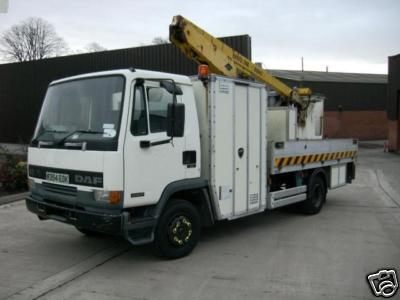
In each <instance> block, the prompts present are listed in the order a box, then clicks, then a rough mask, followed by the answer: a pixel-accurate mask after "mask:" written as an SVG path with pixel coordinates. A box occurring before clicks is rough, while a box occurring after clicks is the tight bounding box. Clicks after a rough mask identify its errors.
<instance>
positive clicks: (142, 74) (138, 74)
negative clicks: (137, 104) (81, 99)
mask: <svg viewBox="0 0 400 300" xmlns="http://www.w3.org/2000/svg"><path fill="white" fill-rule="evenodd" d="M108 75H123V76H124V77H126V78H127V79H128V80H133V79H135V78H144V79H173V80H174V81H175V82H176V83H179V84H187V85H191V84H192V83H191V81H190V79H189V77H188V76H184V75H178V74H173V73H164V72H156V71H148V70H141V69H118V70H112V71H102V72H93V73H85V74H81V75H76V76H71V77H66V78H62V79H58V80H54V81H52V82H51V84H58V83H62V82H65V81H70V80H77V79H82V78H89V77H97V76H108Z"/></svg>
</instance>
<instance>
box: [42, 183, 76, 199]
mask: <svg viewBox="0 0 400 300" xmlns="http://www.w3.org/2000/svg"><path fill="white" fill-rule="evenodd" d="M43 188H44V190H45V191H48V192H52V193H57V194H63V195H68V196H73V197H76V195H77V193H78V189H77V188H76V187H73V186H66V185H61V184H54V183H48V182H43Z"/></svg>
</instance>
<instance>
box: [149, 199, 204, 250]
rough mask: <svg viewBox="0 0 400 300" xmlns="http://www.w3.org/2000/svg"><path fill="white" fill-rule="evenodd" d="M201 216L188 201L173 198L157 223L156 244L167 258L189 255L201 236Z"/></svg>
mask: <svg viewBox="0 0 400 300" xmlns="http://www.w3.org/2000/svg"><path fill="white" fill-rule="evenodd" d="M200 227H201V223H200V216H199V213H198V211H197V209H196V208H195V207H194V206H193V205H192V204H191V203H190V202H188V201H185V200H172V201H171V202H170V204H169V205H168V207H167V208H166V210H165V211H164V213H163V214H162V215H161V217H160V220H159V222H158V224H157V227H156V231H155V235H154V244H155V247H156V249H157V251H158V252H159V254H160V255H161V256H163V257H166V258H179V257H183V256H186V255H188V254H189V253H190V252H191V251H192V250H193V249H194V247H195V246H196V244H197V242H198V240H199V237H200Z"/></svg>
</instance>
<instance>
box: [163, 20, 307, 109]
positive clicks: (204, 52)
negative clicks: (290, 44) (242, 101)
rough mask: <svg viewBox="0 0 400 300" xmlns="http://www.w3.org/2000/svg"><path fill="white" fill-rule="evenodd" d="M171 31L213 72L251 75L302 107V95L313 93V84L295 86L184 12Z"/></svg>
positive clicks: (174, 38) (186, 50) (175, 41)
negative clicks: (210, 31)
mask: <svg viewBox="0 0 400 300" xmlns="http://www.w3.org/2000/svg"><path fill="white" fill-rule="evenodd" d="M169 31H170V32H169V37H170V40H171V42H172V43H173V44H174V45H175V46H176V47H178V48H179V49H180V50H181V51H182V52H183V53H184V54H185V55H186V56H187V57H189V58H190V59H192V60H194V61H196V62H197V63H199V64H207V65H208V66H209V68H210V71H211V72H212V73H216V74H220V75H225V76H229V77H233V78H249V77H251V78H253V79H254V80H257V81H260V82H262V83H265V84H267V85H268V86H270V87H271V88H273V89H274V90H275V91H276V92H278V93H279V94H280V95H281V96H282V97H283V98H284V99H286V101H290V102H296V103H297V104H299V105H300V106H301V107H303V106H304V104H303V101H302V99H301V98H302V96H310V95H311V90H310V89H309V88H298V89H292V88H291V87H289V86H287V85H286V84H285V83H283V82H282V81H280V80H278V79H277V78H275V77H274V76H272V75H271V74H269V73H268V72H267V71H265V70H263V69H262V68H260V67H258V66H257V65H255V64H253V63H252V62H251V61H250V60H249V59H247V58H246V57H244V56H243V55H241V54H240V53H239V52H237V51H235V50H233V49H232V48H231V47H229V46H228V45H226V44H225V43H223V42H221V41H220V40H218V39H217V38H214V37H213V36H212V35H210V34H209V33H207V32H205V31H204V30H202V29H201V28H199V27H197V26H196V25H195V24H193V23H192V22H190V21H189V20H187V19H185V18H184V17H182V16H174V18H173V20H172V24H171V25H170V29H169Z"/></svg>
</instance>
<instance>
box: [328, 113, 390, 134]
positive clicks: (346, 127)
mask: <svg viewBox="0 0 400 300" xmlns="http://www.w3.org/2000/svg"><path fill="white" fill-rule="evenodd" d="M324 134H325V135H326V137H329V138H356V139H359V140H381V139H387V137H388V119H387V113H386V111H384V110H382V111H378V110H375V111H343V112H338V111H325V113H324Z"/></svg>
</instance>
